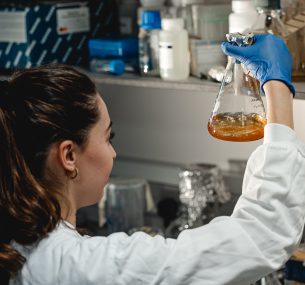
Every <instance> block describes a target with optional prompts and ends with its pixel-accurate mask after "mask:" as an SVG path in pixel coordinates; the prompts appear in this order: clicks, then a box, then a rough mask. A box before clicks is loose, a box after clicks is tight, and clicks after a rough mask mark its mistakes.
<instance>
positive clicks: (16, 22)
mask: <svg viewBox="0 0 305 285" xmlns="http://www.w3.org/2000/svg"><path fill="white" fill-rule="evenodd" d="M0 27H1V29H0V42H5V43H26V42H27V36H26V12H25V11H21V12H0Z"/></svg>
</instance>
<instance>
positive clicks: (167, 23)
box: [162, 18, 184, 31]
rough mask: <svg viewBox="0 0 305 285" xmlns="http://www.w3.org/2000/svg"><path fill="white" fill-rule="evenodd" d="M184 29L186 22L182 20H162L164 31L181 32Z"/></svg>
mask: <svg viewBox="0 0 305 285" xmlns="http://www.w3.org/2000/svg"><path fill="white" fill-rule="evenodd" d="M183 29H184V20H183V19H182V18H173V19H172V18H164V19H162V30H164V31H181V30H183Z"/></svg>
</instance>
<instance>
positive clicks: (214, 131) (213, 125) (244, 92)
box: [208, 33, 266, 142]
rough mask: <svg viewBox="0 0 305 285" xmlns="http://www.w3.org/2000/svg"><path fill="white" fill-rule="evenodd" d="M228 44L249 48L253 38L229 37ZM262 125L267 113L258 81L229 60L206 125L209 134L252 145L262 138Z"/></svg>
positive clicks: (236, 62)
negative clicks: (252, 142) (247, 142)
mask: <svg viewBox="0 0 305 285" xmlns="http://www.w3.org/2000/svg"><path fill="white" fill-rule="evenodd" d="M227 40H228V41H229V42H232V43H234V44H236V45H239V46H249V45H251V44H252V41H253V34H246V35H242V34H239V33H233V34H228V35H227ZM265 124H266V113H265V108H264V104H263V101H262V98H261V96H260V84H259V82H258V80H256V79H255V78H253V77H252V76H251V75H250V74H248V72H247V71H246V70H245V69H244V68H243V65H242V64H241V63H240V62H239V61H237V60H235V59H234V58H232V57H229V58H228V64H227V67H226V70H225V74H224V76H223V79H222V82H221V85H220V89H219V92H218V95H217V97H216V101H215V104H214V108H213V112H212V114H211V117H210V119H209V122H208V131H209V133H210V134H211V135H212V136H213V137H215V138H218V139H221V140H225V141H233V142H246V141H253V140H258V139H261V138H262V137H263V136H264V126H265Z"/></svg>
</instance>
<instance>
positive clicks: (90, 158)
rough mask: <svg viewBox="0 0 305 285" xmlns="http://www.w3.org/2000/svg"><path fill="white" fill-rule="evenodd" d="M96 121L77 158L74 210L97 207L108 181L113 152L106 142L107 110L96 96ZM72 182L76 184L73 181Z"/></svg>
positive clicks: (108, 134) (109, 121)
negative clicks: (75, 208) (97, 115)
mask: <svg viewBox="0 0 305 285" xmlns="http://www.w3.org/2000/svg"><path fill="white" fill-rule="evenodd" d="M97 100H98V106H99V110H100V118H99V121H98V122H97V124H96V125H95V126H94V127H93V128H92V129H91V131H90V133H89V139H88V142H87V144H86V146H85V148H84V149H83V150H82V151H80V153H79V154H78V155H77V160H76V165H77V167H78V170H79V174H78V176H77V177H76V178H75V180H78V181H77V183H76V185H77V186H76V187H77V189H75V190H77V197H76V202H77V205H78V208H80V207H84V206H88V205H92V204H94V203H97V202H98V201H99V200H100V199H101V198H102V196H103V190H104V187H105V185H106V184H107V182H108V180H109V176H110V173H111V170H112V166H113V160H114V159H115V157H116V152H115V150H114V148H113V146H112V144H111V142H110V135H111V120H110V118H109V114H108V110H107V107H106V105H105V103H104V101H103V100H102V98H101V97H100V96H98V99H97ZM75 182H76V181H75Z"/></svg>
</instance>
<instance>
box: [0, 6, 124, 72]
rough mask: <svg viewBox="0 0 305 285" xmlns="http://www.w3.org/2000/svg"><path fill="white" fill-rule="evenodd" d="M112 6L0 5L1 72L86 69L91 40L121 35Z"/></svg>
mask: <svg viewBox="0 0 305 285" xmlns="http://www.w3.org/2000/svg"><path fill="white" fill-rule="evenodd" d="M111 3H114V2H113V1H112V0H93V1H92V0H91V1H90V5H89V1H83V2H63V1H61V2H60V3H52V2H39V3H37V4H34V5H27V6H25V5H22V6H20V5H18V6H8V5H0V27H1V29H0V68H2V69H12V68H28V67H31V66H37V65H41V64H44V63H50V62H59V63H64V64H72V65H87V63H88V50H87V42H88V39H89V38H91V37H100V36H105V35H110V34H116V33H117V32H118V29H119V28H118V23H116V19H117V17H116V15H115V13H116V10H115V6H114V5H112V4H111ZM105 4H106V5H105ZM105 15H107V16H105Z"/></svg>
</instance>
